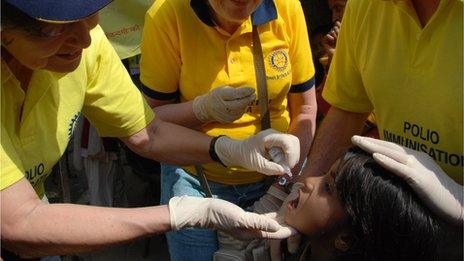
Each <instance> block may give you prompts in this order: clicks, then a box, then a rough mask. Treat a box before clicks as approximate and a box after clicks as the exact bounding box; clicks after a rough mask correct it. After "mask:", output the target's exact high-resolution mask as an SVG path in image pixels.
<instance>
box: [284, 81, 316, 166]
mask: <svg viewBox="0 0 464 261" xmlns="http://www.w3.org/2000/svg"><path fill="white" fill-rule="evenodd" d="M288 104H289V110H290V119H291V121H290V126H289V128H288V133H290V134H293V135H295V136H296V137H298V139H299V140H300V160H299V161H298V164H297V165H296V166H295V167H294V168H293V169H292V173H299V171H300V169H301V166H302V164H303V162H304V160H305V159H306V157H307V156H308V153H309V148H310V147H311V144H312V142H313V139H314V133H315V132H316V113H317V103H316V91H315V88H314V86H313V87H311V89H309V90H307V91H305V92H303V93H289V94H288Z"/></svg>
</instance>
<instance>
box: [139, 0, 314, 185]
mask: <svg viewBox="0 0 464 261" xmlns="http://www.w3.org/2000/svg"><path fill="white" fill-rule="evenodd" d="M274 2H275V5H276V7H277V12H278V18H277V19H276V20H272V21H270V22H269V23H267V24H264V25H261V26H260V27H259V28H260V32H261V33H260V39H261V43H262V46H263V57H264V63H265V67H266V75H267V83H268V96H269V106H270V114H271V125H272V127H273V128H274V129H276V130H279V131H282V132H286V131H287V128H288V126H289V122H290V118H289V113H288V111H287V94H288V92H289V89H290V87H291V85H292V84H293V85H296V84H302V83H305V82H307V81H308V80H310V79H312V77H313V76H314V68H313V64H312V58H311V50H310V47H309V40H308V35H307V29H306V25H305V20H304V15H303V11H302V8H301V5H300V2H299V1H298V0H276V1H274ZM251 31H252V24H251V19H248V20H247V21H246V22H244V23H243V24H242V26H241V27H240V28H239V29H238V30H237V31H236V32H235V33H234V34H233V35H230V34H228V33H227V32H225V31H224V30H222V29H221V28H219V27H210V26H208V25H206V24H204V23H203V22H201V21H200V19H199V18H198V17H197V16H196V14H195V13H194V11H193V10H192V8H191V7H190V5H189V1H185V0H157V1H156V2H155V4H154V5H153V6H152V7H151V8H150V9H149V11H148V12H147V15H146V18H145V27H144V32H143V36H142V44H141V51H142V58H141V75H140V79H141V81H142V82H143V84H144V85H146V86H147V87H148V88H150V89H152V90H154V91H156V92H159V93H165V94H172V93H175V92H176V91H179V92H180V98H181V101H190V100H193V99H194V98H195V97H196V96H198V95H202V94H205V93H207V92H209V91H210V90H211V89H213V88H217V87H219V86H224V85H229V86H233V87H244V86H250V87H253V88H256V81H255V74H254V65H253V54H252V48H251V43H252V36H251ZM259 130H260V124H259V108H258V105H257V101H255V102H254V104H252V105H251V106H250V107H249V108H248V112H247V113H245V114H244V115H243V117H241V118H240V119H238V120H236V121H235V122H233V123H231V124H225V125H221V124H218V123H215V124H210V125H207V126H206V127H205V128H204V130H203V131H204V132H205V133H207V134H208V135H211V136H218V135H227V136H229V137H232V138H235V139H245V138H247V137H249V136H250V135H252V134H255V133H257V132H258V131H259ZM203 166H204V169H205V172H206V175H207V177H208V179H209V180H212V181H215V182H221V183H225V184H244V183H251V182H256V181H259V180H262V178H263V176H262V175H261V174H259V173H256V172H250V171H247V170H244V169H235V168H225V167H223V166H222V165H220V164H206V165H203ZM186 170H187V171H188V172H190V173H196V172H195V171H194V168H193V167H188V168H186Z"/></svg>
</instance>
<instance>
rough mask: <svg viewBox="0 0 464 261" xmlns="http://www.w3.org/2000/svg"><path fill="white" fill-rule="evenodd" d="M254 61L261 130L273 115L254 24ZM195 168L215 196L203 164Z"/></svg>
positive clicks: (269, 122)
mask: <svg viewBox="0 0 464 261" xmlns="http://www.w3.org/2000/svg"><path fill="white" fill-rule="evenodd" d="M252 34H253V63H254V66H255V77H256V85H257V89H258V104H259V111H260V113H261V120H260V121H261V130H266V129H269V128H270V127H271V117H270V114H269V106H268V97H267V81H266V72H265V67H264V59H263V50H262V48H261V41H260V39H259V32H258V26H257V25H253V31H252ZM195 170H196V172H197V175H198V177H199V178H200V184H201V187H202V188H203V192H205V194H206V197H207V198H211V197H213V194H212V193H211V189H210V187H209V184H208V179H206V176H205V172H204V171H203V167H202V166H201V165H195Z"/></svg>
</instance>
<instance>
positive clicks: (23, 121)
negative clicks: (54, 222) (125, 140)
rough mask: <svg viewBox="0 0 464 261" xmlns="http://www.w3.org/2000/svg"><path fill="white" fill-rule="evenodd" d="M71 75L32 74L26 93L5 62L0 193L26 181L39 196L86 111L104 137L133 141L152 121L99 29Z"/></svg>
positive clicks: (138, 94) (3, 67) (3, 71)
mask: <svg viewBox="0 0 464 261" xmlns="http://www.w3.org/2000/svg"><path fill="white" fill-rule="evenodd" d="M91 37H92V44H91V45H90V47H89V48H87V49H85V50H84V51H83V53H82V60H81V63H80V65H79V67H78V68H77V69H76V70H75V71H73V72H71V73H55V72H50V71H45V70H37V71H34V73H33V75H32V79H31V81H30V84H29V88H28V90H27V92H26V93H24V91H23V90H22V89H21V86H20V84H19V81H18V80H17V79H16V78H15V76H14V75H13V73H12V72H11V71H10V70H9V68H8V66H7V65H6V63H5V62H4V61H3V60H2V68H1V70H2V90H1V107H2V114H1V123H2V129H1V145H2V146H1V148H2V150H1V166H0V167H1V172H0V173H1V174H0V189H1V190H3V189H4V188H7V187H8V186H10V185H12V184H14V183H15V182H17V181H19V180H20V179H21V178H23V177H26V178H27V179H28V180H29V182H30V183H31V184H32V186H33V187H34V189H35V190H36V192H37V194H38V195H39V197H42V196H43V194H44V188H43V182H44V180H45V177H47V175H48V174H49V173H50V170H51V168H52V167H53V166H54V165H55V164H56V162H57V161H58V160H59V159H60V157H61V155H62V154H63V153H64V151H65V149H66V146H67V144H68V142H69V139H70V137H71V135H72V131H73V129H74V124H75V121H76V119H77V117H78V115H79V113H80V112H81V111H82V112H83V113H84V114H85V116H86V117H87V118H88V119H89V120H90V121H91V123H92V125H94V126H95V127H96V128H97V129H98V132H99V134H100V135H101V136H112V137H124V136H130V135H131V134H134V133H136V132H138V131H140V130H141V129H143V128H144V127H145V126H147V125H148V124H149V123H150V122H151V121H152V120H153V118H154V114H153V111H152V110H151V109H150V107H149V106H148V105H147V104H146V102H145V101H144V98H143V97H142V95H141V94H140V92H139V91H138V89H137V88H136V87H135V86H134V85H133V84H132V81H131V79H130V77H129V76H128V74H127V72H126V71H125V69H124V66H123V65H122V64H121V62H120V60H119V57H118V56H117V54H116V53H115V51H114V49H113V48H112V47H111V45H110V44H109V42H108V40H107V39H106V37H105V35H104V33H103V31H102V30H101V28H100V27H99V26H97V27H96V28H95V29H93V30H92V32H91Z"/></svg>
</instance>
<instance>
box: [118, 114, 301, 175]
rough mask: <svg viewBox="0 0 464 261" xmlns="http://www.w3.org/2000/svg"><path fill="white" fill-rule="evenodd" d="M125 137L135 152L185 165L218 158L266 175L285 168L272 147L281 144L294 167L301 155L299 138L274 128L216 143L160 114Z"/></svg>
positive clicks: (275, 173) (233, 165) (230, 165)
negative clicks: (271, 151)
mask: <svg viewBox="0 0 464 261" xmlns="http://www.w3.org/2000/svg"><path fill="white" fill-rule="evenodd" d="M121 139H122V141H123V142H124V143H126V144H127V146H129V148H130V149H132V150H133V151H134V152H136V153H138V154H140V155H142V156H144V157H146V158H150V159H153V160H157V161H162V162H167V163H171V164H178V165H185V164H202V163H209V162H213V159H214V160H215V161H219V162H221V163H222V164H224V165H225V166H229V167H244V168H247V169H250V170H255V171H258V172H260V173H263V174H266V175H282V174H283V173H284V172H285V170H284V167H283V166H281V165H279V164H277V163H275V162H272V161H270V160H269V159H268V158H269V156H268V150H269V149H270V148H272V147H278V148H280V149H281V150H282V152H283V153H284V157H285V159H287V161H288V164H289V166H290V167H293V166H295V165H296V163H297V162H298V159H299V156H300V144H299V140H298V138H296V137H295V136H293V135H290V134H282V133H279V132H277V131H274V130H272V129H268V130H266V131H261V132H259V133H258V134H256V135H254V136H251V137H249V138H248V139H245V140H233V139H230V138H228V137H226V136H222V137H219V138H218V139H216V140H215V143H214V144H212V142H213V138H212V137H210V136H207V135H205V134H203V133H200V132H197V131H194V130H191V129H188V128H185V127H182V126H179V125H175V124H172V123H168V122H164V121H162V120H161V119H158V118H155V119H154V120H153V121H152V122H151V123H150V124H149V125H148V126H147V127H145V128H144V129H142V130H141V131H139V132H138V133H136V134H134V135H132V136H129V137H124V138H121ZM210 148H211V154H210ZM214 154H215V155H214Z"/></svg>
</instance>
